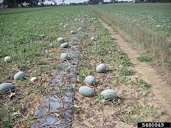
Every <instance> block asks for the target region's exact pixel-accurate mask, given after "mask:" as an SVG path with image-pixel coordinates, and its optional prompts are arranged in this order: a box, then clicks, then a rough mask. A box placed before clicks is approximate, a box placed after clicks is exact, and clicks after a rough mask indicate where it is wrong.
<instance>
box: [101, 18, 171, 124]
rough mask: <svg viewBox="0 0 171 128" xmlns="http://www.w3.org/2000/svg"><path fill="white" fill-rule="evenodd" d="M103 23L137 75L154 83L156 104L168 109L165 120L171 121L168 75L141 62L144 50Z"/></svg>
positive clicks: (170, 90)
mask: <svg viewBox="0 0 171 128" xmlns="http://www.w3.org/2000/svg"><path fill="white" fill-rule="evenodd" d="M100 21H101V23H102V25H103V26H104V27H105V28H106V29H108V31H109V32H110V34H111V35H112V37H113V38H114V39H115V41H116V43H117V45H118V46H119V47H120V49H121V50H123V51H124V52H125V53H126V54H127V55H128V57H129V58H130V60H131V62H132V63H133V64H134V66H135V67H134V70H135V73H136V75H138V76H139V77H140V78H142V79H143V80H144V81H146V82H147V83H149V84H151V85H152V91H153V93H154V94H155V98H156V99H157V100H156V101H155V102H156V104H159V105H162V107H163V108H165V109H166V110H167V112H168V113H167V116H165V117H164V118H163V121H171V85H170V84H169V82H168V81H167V79H165V78H167V77H166V76H162V75H161V74H159V72H158V71H157V70H156V69H155V68H154V67H152V65H151V64H149V63H146V62H139V61H138V60H137V57H139V56H140V55H141V54H142V52H141V51H138V50H137V49H135V48H134V47H133V46H132V45H131V44H130V43H129V42H127V41H125V40H124V38H123V36H122V34H121V33H119V32H117V31H115V30H114V29H113V28H112V27H110V26H108V25H107V24H106V23H105V22H103V21H102V20H100Z"/></svg>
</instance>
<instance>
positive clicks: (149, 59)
mask: <svg viewBox="0 0 171 128" xmlns="http://www.w3.org/2000/svg"><path fill="white" fill-rule="evenodd" d="M137 60H139V61H140V62H150V61H152V57H151V56H146V55H142V56H140V57H138V58H137Z"/></svg>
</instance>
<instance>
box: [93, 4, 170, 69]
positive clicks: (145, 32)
mask: <svg viewBox="0 0 171 128" xmlns="http://www.w3.org/2000/svg"><path fill="white" fill-rule="evenodd" d="M90 8H91V9H92V10H93V12H94V13H96V15H97V16H99V17H101V18H102V19H103V20H104V21H105V22H106V23H108V24H109V25H111V27H113V28H115V29H117V30H118V31H119V32H121V33H122V34H123V35H124V37H125V38H126V39H127V40H129V41H130V42H133V44H134V45H135V47H137V48H139V49H140V50H145V51H146V52H148V53H149V55H150V56H151V57H152V58H153V62H154V63H155V64H156V65H157V66H160V67H161V69H162V70H164V71H169V72H170V71H171V63H170V62H171V56H170V55H171V51H170V41H171V40H170V37H171V22H170V21H171V4H170V3H167V4H161V3H156V4H149V3H143V4H134V3H132V4H111V5H98V6H90ZM137 10H138V11H137Z"/></svg>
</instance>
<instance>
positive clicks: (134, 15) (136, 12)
mask: <svg viewBox="0 0 171 128" xmlns="http://www.w3.org/2000/svg"><path fill="white" fill-rule="evenodd" d="M98 8H99V9H100V10H102V11H107V12H108V13H110V14H112V15H114V16H116V17H122V18H125V20H126V21H127V22H134V23H135V24H139V25H143V26H144V27H148V28H149V29H152V30H155V31H156V32H158V33H162V34H166V35H167V36H171V4H168V3H167V4H158V3H157V4H154V3H153V4H135V3H134V4H113V5H102V6H98Z"/></svg>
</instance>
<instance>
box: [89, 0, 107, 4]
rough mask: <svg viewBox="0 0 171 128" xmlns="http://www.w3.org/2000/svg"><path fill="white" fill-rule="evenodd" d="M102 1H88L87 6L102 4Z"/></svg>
mask: <svg viewBox="0 0 171 128" xmlns="http://www.w3.org/2000/svg"><path fill="white" fill-rule="evenodd" d="M103 2H104V1H103V0H89V1H88V4H99V3H103Z"/></svg>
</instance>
